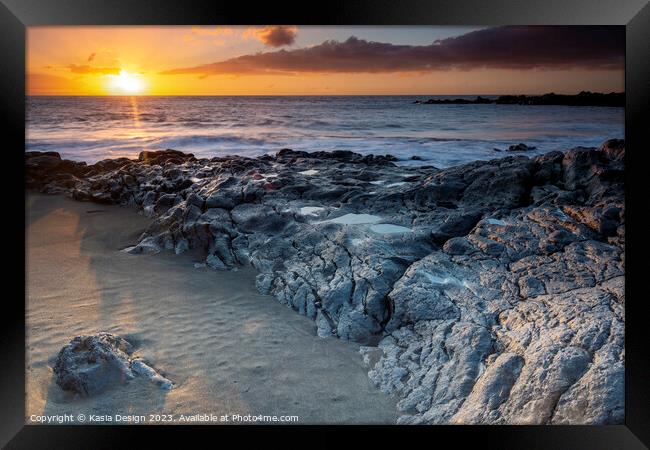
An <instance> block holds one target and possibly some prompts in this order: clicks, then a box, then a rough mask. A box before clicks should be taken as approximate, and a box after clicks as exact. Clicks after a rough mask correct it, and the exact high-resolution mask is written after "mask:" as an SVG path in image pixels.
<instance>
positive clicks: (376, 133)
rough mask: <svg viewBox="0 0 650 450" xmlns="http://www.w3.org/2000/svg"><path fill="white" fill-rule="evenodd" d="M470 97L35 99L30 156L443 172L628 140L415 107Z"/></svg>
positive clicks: (489, 108)
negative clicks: (183, 155)
mask: <svg viewBox="0 0 650 450" xmlns="http://www.w3.org/2000/svg"><path fill="white" fill-rule="evenodd" d="M474 97H476V96H410V95H409V96H304V97H285V96H278V97H275V96H259V97H242V96H228V97H226V96H223V97H222V96H206V97H145V96H143V97H33V96H32V97H27V99H26V102H27V103H26V109H27V118H26V120H27V122H26V123H27V125H26V126H27V129H26V150H27V151H33V150H37V151H57V152H59V153H60V154H61V156H62V157H64V158H67V159H72V160H77V161H86V162H88V163H94V162H96V161H99V160H102V159H106V158H116V157H121V156H127V157H131V158H133V157H137V155H138V153H139V152H140V151H142V150H160V149H166V148H173V149H176V150H181V151H184V152H190V153H194V155H195V156H197V157H212V156H223V155H235V154H237V155H246V156H257V155H262V154H264V153H275V152H277V151H278V150H280V149H281V148H292V149H294V150H305V151H316V150H352V151H354V152H358V153H362V154H376V155H379V154H391V155H393V156H395V157H397V158H398V159H399V164H404V165H422V164H427V165H434V166H436V167H440V168H445V167H449V166H453V165H457V164H462V163H465V162H469V161H474V160H486V159H493V158H498V157H502V156H506V155H508V154H510V153H500V152H497V151H495V150H494V149H495V148H498V149H501V150H504V149H506V148H507V147H508V146H509V145H511V144H517V143H520V142H523V143H525V144H526V145H529V146H535V147H536V149H535V150H533V151H532V152H526V154H529V155H530V154H539V153H546V152H549V151H552V150H563V151H564V150H568V149H570V148H573V147H576V146H586V147H589V146H594V147H596V146H599V145H600V144H601V143H602V142H603V141H605V140H606V139H610V138H624V137H625V120H624V118H625V113H624V108H614V107H575V106H529V105H525V106H522V105H422V104H414V103H413V102H414V101H415V100H426V99H428V98H474ZM484 97H490V96H484ZM413 156H417V157H419V158H420V160H413V159H411V157H413Z"/></svg>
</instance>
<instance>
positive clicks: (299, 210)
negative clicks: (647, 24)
mask: <svg viewBox="0 0 650 450" xmlns="http://www.w3.org/2000/svg"><path fill="white" fill-rule="evenodd" d="M40 156H42V155H40ZM40 156H33V157H27V159H28V160H29V159H32V158H39V157H40ZM53 158H55V160H56V157H53ZM37 160H38V159H37ZM393 160H394V158H393V157H390V156H362V155H358V154H356V153H353V152H349V151H339V152H315V153H307V152H297V151H292V150H290V149H283V150H281V151H280V152H278V153H277V154H276V155H264V156H261V157H259V158H245V157H241V156H228V157H216V158H211V159H196V158H194V157H192V156H191V155H184V154H182V153H180V152H169V151H166V152H162V153H156V152H147V153H146V154H144V155H142V157H141V158H140V159H138V160H129V161H127V162H126V163H125V162H124V161H118V162H117V163H116V164H115V165H112V164H110V163H107V162H103V163H102V164H100V165H98V164H99V163H98V164H95V165H91V166H88V168H87V170H88V172H87V173H86V174H84V175H82V176H79V177H76V176H75V179H74V180H73V182H72V183H71V182H70V179H69V178H65V177H64V178H58V177H57V170H58V169H56V167H59V165H58V164H60V163H57V164H54V163H55V162H56V161H54V160H53V161H52V162H51V163H45V165H47V164H51V167H52V168H50V169H47V170H46V169H43V168H42V167H43V166H44V164H41V163H39V164H37V165H36V166H35V167H37V169H35V172H31V169H29V167H28V176H36V175H35V174H39V173H42V171H43V170H46V172H47V173H48V177H49V178H46V181H47V183H46V184H42V183H41V184H39V183H36V185H38V186H41V187H40V189H41V190H44V191H46V192H63V193H67V194H68V195H72V196H75V198H79V199H84V200H89V201H109V202H113V203H118V204H131V205H137V206H138V207H140V208H142V209H143V210H144V211H145V213H146V214H148V215H150V216H151V217H152V218H153V219H154V220H153V223H152V224H151V226H150V227H149V228H148V229H147V230H146V232H145V233H144V234H143V236H142V237H141V238H140V240H139V242H138V243H137V245H136V246H134V247H133V248H130V249H128V250H127V251H129V252H131V253H145V252H146V253H155V252H157V251H160V250H163V249H166V250H169V251H175V252H177V253H180V252H183V251H185V250H187V249H190V248H191V249H193V250H195V251H197V252H198V253H199V254H202V259H203V261H202V262H201V263H202V264H205V265H206V266H208V267H211V268H213V269H216V270H228V269H232V268H234V267H236V266H238V265H250V266H253V267H254V268H255V269H257V270H258V271H259V275H258V277H257V285H258V288H259V290H260V291H261V292H263V293H265V294H270V295H273V296H274V297H275V298H276V299H277V300H278V301H280V302H281V303H283V304H285V305H287V306H289V307H291V308H292V309H294V310H295V311H297V312H299V313H300V314H303V315H305V316H307V317H309V318H311V319H312V320H314V321H315V323H316V327H317V333H318V335H319V336H322V337H330V336H334V337H340V338H344V339H349V340H353V341H356V342H359V343H361V344H363V345H364V346H365V347H364V349H363V350H362V352H363V355H364V359H365V361H366V364H367V365H368V368H369V376H370V378H371V380H372V381H373V382H374V383H375V384H376V385H377V386H378V387H379V388H380V389H381V390H382V391H384V392H386V393H389V394H391V395H395V396H397V397H398V398H399V403H398V408H399V409H400V412H401V416H400V419H399V422H400V423H494V424H499V423H501V424H503V423H522V424H538V423H544V424H551V423H572V424H579V423H580V424H605V423H608V424H609V423H622V421H623V411H624V403H623V401H624V396H623V380H624V365H625V353H624V323H625V315H624V304H625V294H624V289H623V285H624V283H623V281H624V276H625V202H624V189H623V188H624V186H623V174H624V161H625V146H624V142H622V141H615V140H612V141H607V142H606V143H604V144H603V146H602V147H601V148H600V149H596V148H575V149H570V150H568V151H567V152H559V151H556V152H551V153H547V154H545V155H540V156H535V157H530V158H529V157H527V156H525V155H516V156H508V157H505V158H501V159H495V160H492V161H476V162H472V163H469V164H465V165H462V166H457V167H451V168H449V169H445V170H438V169H436V168H434V167H430V166H429V167H426V166H424V167H400V166H397V165H395V164H394V163H393ZM108 167H110V169H109V168H108ZM84 170H85V169H84ZM66 176H67V175H66ZM79 192H82V193H84V195H83V196H79V195H78V194H76V193H79ZM125 354H126V355H127V360H128V357H130V356H128V353H127V352H125ZM118 355H119V354H118ZM118 360H120V359H119V358H118ZM137 366H138V365H137V364H136V367H137ZM118 367H119V366H118ZM128 368H129V371H130V372H129V371H125V372H124V373H126V374H127V375H128V374H129V373H130V374H133V372H134V367H133V361H132V360H128ZM95 370H97V369H95ZM100 372H101V371H100ZM127 375H124V376H127ZM100 378H101V377H100ZM73 380H76V378H74V377H73ZM72 385H73V386H76V385H80V386H85V385H84V384H82V383H81V382H79V381H74V382H73V383H72ZM79 389H87V388H83V387H81V388H79ZM91 389H92V385H91Z"/></svg>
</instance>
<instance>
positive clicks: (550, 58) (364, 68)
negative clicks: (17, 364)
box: [163, 26, 625, 76]
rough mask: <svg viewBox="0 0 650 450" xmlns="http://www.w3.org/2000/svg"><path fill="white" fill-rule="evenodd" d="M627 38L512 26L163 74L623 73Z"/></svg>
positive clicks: (601, 29)
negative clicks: (418, 41) (419, 42)
mask: <svg viewBox="0 0 650 450" xmlns="http://www.w3.org/2000/svg"><path fill="white" fill-rule="evenodd" d="M624 49H625V31H624V28H623V27H616V26H507V27H497V28H488V29H483V30H478V31H473V32H471V33H467V34H464V35H462V36H458V37H452V38H447V39H442V40H438V41H435V42H434V43H432V44H430V45H394V44H390V43H382V42H370V41H366V40H363V39H358V38H356V37H351V38H349V39H348V40H346V41H344V42H339V41H325V42H323V43H322V44H319V45H315V46H313V47H308V48H302V49H295V50H278V51H274V52H266V53H257V54H252V55H244V56H239V57H236V58H231V59H227V60H224V61H219V62H215V63H211V64H204V65H200V66H195V67H186V68H179V69H174V70H169V71H166V72H163V73H165V74H187V73H196V74H201V75H203V76H207V75H212V74H269V73H271V74H273V73H284V74H292V73H310V72H311V73H382V72H383V73H389V72H431V71H435V70H449V69H462V70H471V69H476V68H495V69H536V68H540V69H568V68H585V69H623V66H624V54H625V51H624Z"/></svg>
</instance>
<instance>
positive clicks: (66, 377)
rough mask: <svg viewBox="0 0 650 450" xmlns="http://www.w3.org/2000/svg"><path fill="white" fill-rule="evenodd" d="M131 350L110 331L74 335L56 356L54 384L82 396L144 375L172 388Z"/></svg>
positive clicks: (164, 387) (168, 382)
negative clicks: (133, 354) (134, 355)
mask: <svg viewBox="0 0 650 450" xmlns="http://www.w3.org/2000/svg"><path fill="white" fill-rule="evenodd" d="M132 353H133V347H132V346H131V344H130V343H129V342H128V341H127V340H126V339H124V338H122V337H120V336H116V335H113V334H110V333H98V334H96V335H91V336H77V337H75V338H74V339H72V340H71V341H70V343H69V344H67V345H65V346H64V347H63V348H62V349H61V351H60V352H59V354H58V356H57V358H56V362H55V364H54V374H55V376H56V383H57V384H58V385H59V386H60V387H61V389H63V390H64V391H71V392H75V393H77V394H80V395H82V396H92V395H96V394H98V393H100V392H102V391H104V390H106V389H107V388H109V387H111V386H113V385H119V384H124V383H126V382H128V381H130V380H132V379H133V378H135V376H138V375H142V376H145V377H146V378H148V379H149V380H151V381H152V382H153V383H155V384H156V385H158V386H159V387H160V388H161V389H166V390H169V389H171V388H172V386H173V383H172V382H171V381H170V380H168V379H167V378H165V377H164V376H163V375H161V374H160V373H158V372H157V371H156V370H155V369H153V368H152V367H151V366H149V365H148V364H147V362H146V361H144V360H143V359H142V358H138V357H133V356H132Z"/></svg>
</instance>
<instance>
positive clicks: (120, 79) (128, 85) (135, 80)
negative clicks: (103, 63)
mask: <svg viewBox="0 0 650 450" xmlns="http://www.w3.org/2000/svg"><path fill="white" fill-rule="evenodd" d="M108 76H109V77H110V78H109V82H108V88H109V90H110V91H111V92H112V93H114V94H139V93H141V92H142V91H143V89H144V82H143V80H142V77H141V76H140V75H138V74H133V73H129V72H127V71H126V70H124V69H122V70H121V71H120V73H119V75H108Z"/></svg>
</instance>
